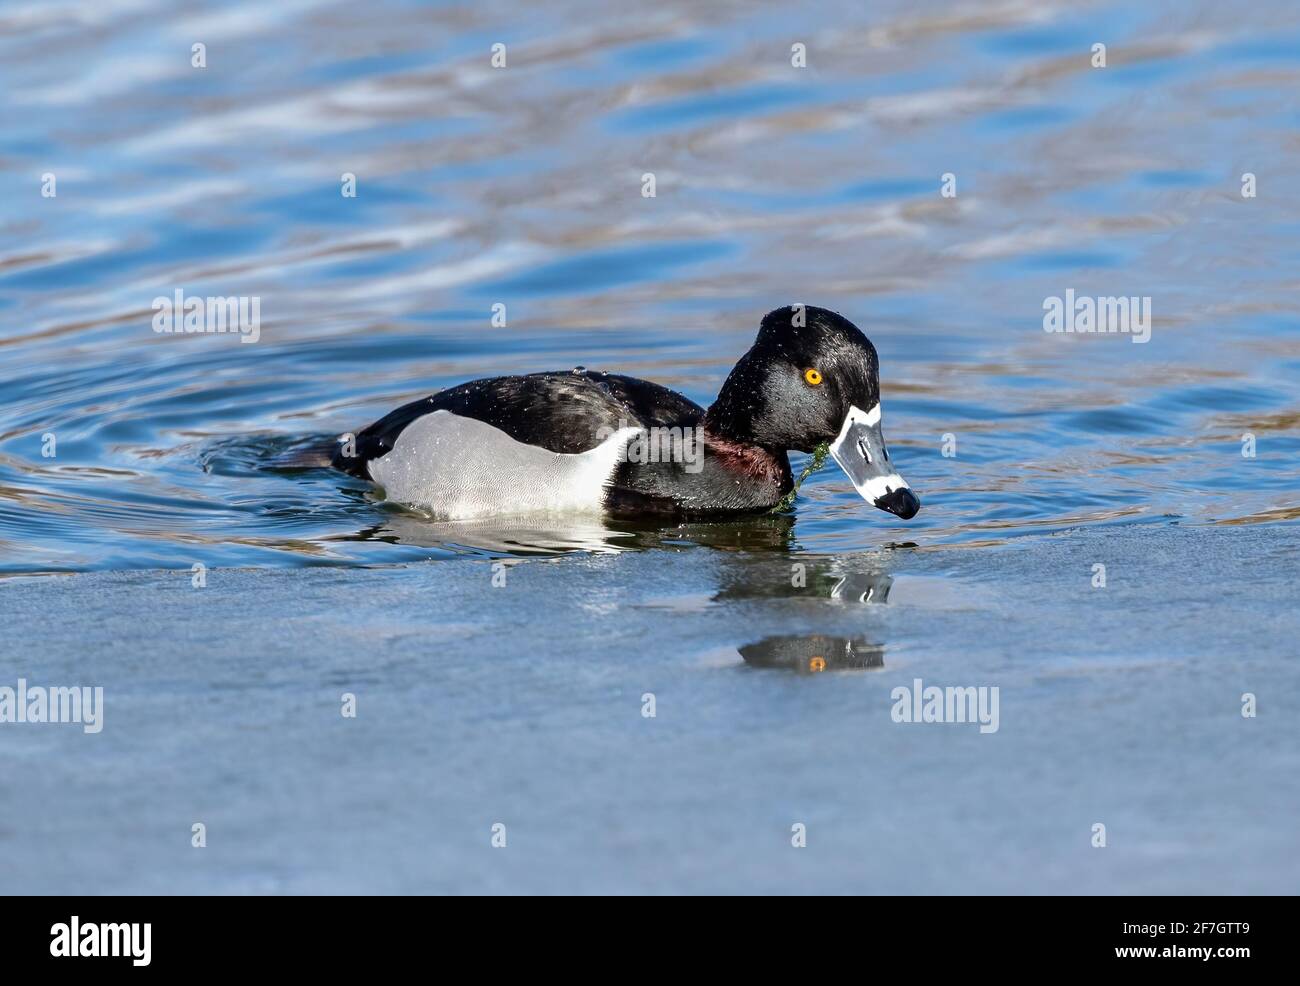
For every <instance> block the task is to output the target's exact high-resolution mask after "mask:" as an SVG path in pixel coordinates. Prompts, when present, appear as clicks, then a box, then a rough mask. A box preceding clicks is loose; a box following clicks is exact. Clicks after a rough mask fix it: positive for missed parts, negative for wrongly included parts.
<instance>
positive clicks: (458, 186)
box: [0, 0, 1300, 573]
mask: <svg viewBox="0 0 1300 986" xmlns="http://www.w3.org/2000/svg"><path fill="white" fill-rule="evenodd" d="M860 7H861V5H857V4H844V5H840V6H839V7H838V8H833V7H827V6H826V5H820V6H819V8H818V13H817V14H816V15H811V14H809V13H808V12H798V11H794V10H790V9H787V8H785V7H784V6H782V5H772V4H768V5H752V6H749V7H745V8H743V9H742V8H739V7H722V8H717V9H712V10H702V9H700V8H699V5H696V4H674V3H667V4H659V5H656V6H655V7H654V8H653V9H652V10H650V11H643V10H639V11H637V12H636V14H635V16H631V15H623V16H620V15H617V14H616V12H614V11H612V10H610V9H608V8H607V6H605V5H586V4H582V3H565V4H563V5H559V6H557V7H555V8H553V9H552V10H550V11H549V12H548V11H546V10H533V11H530V12H529V13H527V14H526V15H521V14H520V12H519V11H517V10H515V9H514V7H513V6H511V5H504V4H491V3H489V4H475V5H472V6H468V5H467V6H445V7H443V6H439V7H425V6H420V5H410V6H407V5H403V4H380V5H375V4H367V5H361V6H357V5H352V4H340V3H287V4H273V5H270V4H248V5H244V6H233V5H217V6H213V7H207V8H205V7H203V6H201V5H180V7H179V8H177V7H176V6H175V5H172V4H155V3H148V2H141V3H119V4H116V5H101V4H89V3H87V4H54V5H46V4H33V5H21V4H20V5H10V6H9V7H7V8H6V10H5V12H4V13H3V14H0V88H2V89H3V91H4V93H5V103H6V104H7V113H6V121H5V125H4V128H3V132H2V133H0V141H2V143H0V171H3V173H4V180H5V183H6V185H7V187H8V189H9V194H7V195H6V196H5V200H4V207H3V213H0V216H2V217H3V233H4V236H3V241H2V242H0V332H2V333H3V335H2V337H0V394H3V401H0V492H2V493H3V498H2V499H0V558H2V559H3V560H2V561H0V565H2V566H3V570H4V571H6V572H10V573H13V572H55V571H70V570H85V569H102V568H115V569H120V568H137V567H173V568H174V567H188V565H190V564H191V563H193V562H196V561H202V562H205V563H208V564H213V565H249V564H253V565H301V564H316V563H328V564H338V563H348V562H366V563H376V562H391V561H402V560H408V559H412V558H421V557H428V556H429V555H430V548H431V547H432V548H433V551H434V553H435V554H436V553H439V552H440V551H441V550H457V549H456V547H455V546H457V545H468V546H470V547H473V546H475V545H478V544H480V542H482V544H481V546H485V547H487V548H488V549H492V548H494V547H499V546H500V544H501V542H502V539H500V538H497V537H495V536H493V535H491V534H489V535H488V536H486V537H485V538H479V537H476V536H475V535H474V534H473V532H470V533H469V534H468V535H467V534H465V533H464V532H458V531H456V530H454V529H451V530H449V529H447V528H445V527H442V526H439V525H437V524H432V523H430V522H428V521H425V520H422V519H420V518H417V517H414V516H411V515H408V514H403V513H401V512H400V511H394V510H392V509H391V508H389V507H387V506H385V505H383V504H381V503H376V502H373V499H372V498H370V497H368V496H367V495H366V491H365V488H364V486H363V485H362V484H358V483H355V482H351V481H348V480H342V479H340V478H339V477H338V476H336V475H333V474H331V473H329V472H327V471H318V472H306V473H304V472H282V471H273V470H268V469H267V468H266V467H267V465H268V463H269V462H274V460H275V459H276V456H277V455H278V453H280V452H281V451H283V450H284V449H285V448H286V447H291V446H292V445H293V444H294V443H295V442H296V441H297V440H299V439H301V438H303V437H304V436H307V435H313V434H320V433H339V432H342V431H346V430H350V429H355V428H357V427H359V426H361V425H364V424H366V423H368V422H369V421H371V420H373V419H374V418H376V417H378V416H379V415H381V414H382V413H384V412H385V411H387V410H388V409H390V408H392V407H394V406H396V405H397V404H399V403H401V402H403V401H406V400H408V399H410V398H413V397H416V396H420V395H423V394H426V393H429V392H431V391H433V390H435V389H438V388H442V387H445V386H448V385H451V384H455V383H458V382H460V381H463V380H465V379H470V378H473V377H476V376H482V375H490V374H497V373H509V372H523V371H529V370H537V369H554V368H564V367H568V366H572V365H574V364H578V363H581V364H583V365H586V366H589V367H598V368H604V369H609V370H616V371H620V372H626V373H631V374H635V375H640V376H645V377H648V378H650V379H653V380H656V381H658V382H661V383H664V384H666V385H669V386H672V387H675V388H678V389H680V390H682V391H683V392H685V393H686V394H687V395H688V396H690V397H691V398H693V399H695V400H697V401H700V402H703V403H706V404H707V403H708V402H709V401H710V400H711V398H712V397H713V395H714V394H715V393H716V391H717V389H718V386H719V385H720V383H721V381H722V380H723V378H724V377H725V375H726V373H727V371H728V369H729V368H730V366H731V365H732V363H733V362H734V360H735V359H736V357H737V356H738V355H739V354H740V353H741V352H743V351H744V349H745V348H746V347H747V346H748V344H749V342H750V341H751V340H752V337H753V334H754V332H755V330H756V326H757V321H758V319H759V318H760V316H761V315H762V314H763V313H764V312H766V311H767V310H769V309H771V308H773V307H775V306H776V305H778V304H782V303H787V302H791V301H804V302H807V303H814V304H820V305H824V306H827V307H831V308H835V309H837V310H839V311H841V312H843V313H845V314H847V315H848V316H849V317H850V318H853V319H854V320H856V321H857V322H858V323H859V324H860V325H861V326H862V327H863V328H864V329H865V331H866V332H867V333H868V335H869V336H870V337H871V338H872V339H873V340H874V342H875V343H876V345H877V347H878V348H879V350H880V353H881V358H882V361H883V386H884V396H885V409H886V416H887V422H886V425H887V428H886V430H887V434H888V436H889V438H890V440H891V443H892V444H893V445H894V446H895V448H897V450H898V452H897V458H898V460H899V462H900V464H901V467H902V471H903V472H904V474H905V475H906V476H907V477H908V478H909V480H910V482H911V483H912V485H913V486H914V487H915V488H916V489H917V490H918V491H919V492H920V493H921V496H922V499H923V502H924V505H925V506H924V510H923V512H922V513H921V514H920V516H918V517H917V518H916V520H915V521H913V522H911V523H908V524H904V523H900V522H891V521H892V520H893V519H892V518H890V517H889V516H888V515H886V514H883V513H880V512H878V511H874V510H870V509H868V508H866V507H865V506H864V505H863V504H862V503H861V501H860V500H859V499H858V497H857V496H856V494H855V493H854V492H853V491H852V489H851V488H849V487H848V484H847V483H846V482H845V481H844V479H843V478H842V477H841V476H840V475H839V473H838V471H837V470H835V468H834V466H833V464H831V465H829V466H828V467H827V468H826V469H825V470H824V471H823V472H822V473H820V474H819V475H818V476H816V477H815V478H814V479H813V480H812V481H811V482H810V483H809V485H808V486H807V487H806V488H805V493H806V495H805V497H804V498H803V500H802V502H801V503H800V504H799V508H798V511H797V521H796V522H795V523H794V524H793V526H792V527H791V528H790V529H789V530H788V531H787V532H786V533H787V535H788V537H787V538H786V539H785V541H783V542H782V543H788V544H790V545H792V546H795V547H800V548H804V549H808V550H813V551H842V550H854V549H862V548H866V547H870V546H874V545H880V544H883V543H889V542H903V541H907V542H913V543H915V544H917V545H920V546H927V547H928V546H940V545H952V544H988V543H993V542H999V541H1003V540H1005V539H1007V538H1011V537H1015V536H1019V535H1024V534H1040V533H1044V532H1050V531H1055V530H1060V529H1063V528H1066V527H1071V526H1076V525H1086V524H1103V523H1110V522H1115V521H1153V520H1161V519H1164V518H1179V519H1182V520H1184V521H1185V522H1196V523H1233V524H1236V523H1259V522H1266V521H1275V522H1276V521H1292V520H1294V519H1295V518H1296V517H1297V516H1300V491H1298V489H1300V468H1298V465H1297V463H1298V462H1300V458H1298V457H1297V455H1296V453H1297V451H1298V450H1300V440H1298V429H1300V398H1298V394H1297V386H1296V383H1295V380H1296V375H1297V370H1298V369H1300V336H1298V335H1297V331H1296V330H1297V326H1298V325H1300V319H1298V317H1297V306H1298V304H1300V300H1298V299H1300V295H1297V292H1296V274H1295V271H1296V260H1297V247H1296V243H1297V242H1298V240H1297V235H1296V234H1297V231H1298V230H1300V197H1298V196H1297V194H1296V180H1297V169H1296V164H1295V161H1296V159H1297V155H1296V151H1297V144H1296V140H1297V137H1296V134H1297V124H1298V123H1300V111H1298V109H1297V97H1296V93H1297V86H1296V83H1297V77H1298V76H1300V11H1297V10H1296V9H1294V8H1293V7H1292V6H1291V5H1289V4H1281V3H1279V4H1269V5H1265V6H1263V7H1260V8H1258V10H1257V11H1255V8H1252V10H1253V11H1255V12H1252V14H1251V16H1249V17H1244V16H1238V15H1237V14H1236V13H1233V12H1232V11H1230V10H1228V9H1227V8H1223V7H1222V5H1218V4H1210V3H1205V4H1186V3H1167V4H1150V5H1143V6H1142V9H1141V10H1134V9H1131V8H1130V7H1129V6H1128V5H1106V4H1099V5H1083V6H1081V5H1079V4H1076V3H1068V4H1064V3H1063V4H1053V3H1043V2H1038V0H1035V2H1032V3H1030V2H1025V3H1014V2H1013V3H994V4H980V5H973V6H966V5H961V4H946V3H936V4H928V5H923V7H922V8H920V9H918V8H917V6H916V5H915V4H912V3H907V4H903V3H897V4H879V5H873V8H872V9H871V11H870V12H866V11H865V10H862V9H860ZM1094 40H1096V41H1102V42H1104V43H1106V44H1107V45H1108V50H1107V66H1106V67H1105V68H1093V67H1092V66H1091V64H1090V58H1091V55H1090V53H1089V49H1090V47H1091V43H1092V42H1093V41H1094ZM796 41H798V42H801V43H804V44H806V45H807V46H808V52H809V54H808V64H807V67H806V68H803V69H797V68H794V67H792V65H791V45H792V44H793V43H795V42H796ZM195 42H202V43H204V44H205V45H206V46H207V67H206V68H202V69H200V68H194V67H192V66H191V64H190V60H191V54H190V50H191V45H192V44H193V43H195ZM496 42H501V43H504V44H505V45H506V46H507V66H506V67H505V68H504V69H494V68H492V67H491V66H490V62H489V59H490V56H491V45H492V44H493V43H496ZM52 53H54V54H52ZM1247 171H1249V172H1251V173H1253V174H1255V175H1256V179H1257V189H1258V194H1257V197H1255V198H1253V199H1247V198H1243V197H1242V195H1241V194H1240V190H1241V175H1242V173H1243V172H1247ZM345 172H348V173H352V174H354V175H356V181H357V195H356V197H355V198H345V197H343V196H342V195H341V194H340V175H342V174H343V173H345ZM647 172H650V173H653V174H654V175H655V177H656V182H657V188H656V192H657V194H656V196H655V197H654V198H645V197H643V196H642V194H641V189H642V175H643V174H645V173H647ZM45 173H52V174H53V175H55V176H56V179H57V186H56V191H57V195H56V197H53V198H46V197H42V195H41V181H42V179H41V176H42V175H43V174H45ZM945 173H951V174H953V175H954V176H955V179H956V190H957V195H956V197H955V198H944V197H943V196H942V195H941V194H940V182H941V176H942V175H943V174H945ZM1067 288H1073V289H1075V290H1076V291H1077V292H1078V293H1079V294H1081V295H1082V294H1090V295H1134V296H1149V297H1150V298H1151V299H1152V301H1151V304H1152V309H1153V313H1154V317H1153V329H1152V336H1151V341H1150V342H1149V343H1147V344H1145V345H1135V344H1133V343H1132V341H1131V340H1130V339H1129V338H1128V337H1125V336H1102V337H1086V336H1072V335H1049V334H1047V333H1045V332H1044V331H1043V329H1042V317H1043V308H1042V306H1043V301H1044V299H1045V298H1046V297H1049V296H1054V295H1055V296H1060V295H1063V294H1064V292H1065V290H1066V289H1067ZM177 289H181V290H183V291H184V292H186V293H187V294H201V295H221V296H237V295H245V296H257V297H260V299H261V312H262V329H261V337H260V340H259V341H258V342H257V343H256V344H253V345H245V344H240V343H239V341H238V339H237V338H236V337H234V336H197V335H161V334H156V333H155V332H153V331H152V329H151V324H150V320H151V317H152V311H151V305H152V301H153V299H154V298H155V297H157V296H160V295H166V296H171V295H172V294H173V292H174V291H175V290H177ZM497 303H502V304H504V305H506V310H507V325H506V326H505V327H493V326H492V324H491V322H490V319H491V311H492V306H493V305H494V304H497ZM1245 432H1250V433H1252V434H1254V435H1255V436H1256V442H1257V455H1256V457H1255V458H1251V459H1247V458H1243V456H1242V454H1241V450H1242V435H1243V433H1245ZM46 435H53V436H54V437H55V441H56V443H57V444H56V448H55V451H56V453H57V454H56V455H55V456H54V457H47V456H45V455H43V454H42V452H43V448H44V447H45V445H46V444H47V443H46V441H45V439H44V436H46ZM945 435H951V436H953V440H954V441H955V453H956V454H955V455H952V456H945V455H944V454H943V436H945ZM950 450H951V449H950ZM647 536H650V537H651V538H652V539H653V537H654V536H655V535H654V534H653V532H651V533H650V534H647V532H638V531H634V530H629V529H628V528H627V527H626V526H618V525H614V526H613V528H612V529H607V530H604V531H599V530H598V531H595V532H593V531H579V532H576V533H575V532H571V531H566V530H560V531H553V532H549V533H548V532H541V533H540V534H539V533H536V532H534V533H533V534H532V535H529V534H527V533H525V534H523V535H521V536H520V537H518V538H513V539H512V538H511V537H506V538H505V539H504V541H505V543H506V544H507V545H508V544H509V543H519V544H525V543H541V544H544V545H545V544H565V543H576V544H580V545H583V544H586V545H591V544H605V545H619V544H636V543H644V539H645V537H647ZM674 536H675V535H674ZM439 546H443V547H442V548H440V547H439Z"/></svg>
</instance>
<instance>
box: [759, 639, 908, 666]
mask: <svg viewBox="0 0 1300 986" xmlns="http://www.w3.org/2000/svg"><path fill="white" fill-rule="evenodd" d="M738 649H739V651H740V656H741V657H743V658H744V659H745V663H746V664H747V665H749V666H751V667H756V668H781V669H784V670H786V671H795V672H798V673H799V674H818V673H820V672H822V671H865V670H869V669H872V668H883V667H884V666H885V648H884V646H883V645H881V644H875V643H872V642H871V641H869V640H863V639H862V638H860V637H834V636H827V635H825V634H820V633H814V634H806V635H803V636H781V637H764V638H763V639H762V640H760V641H758V642H757V643H753V644H746V645H745V646H743V647H740V648H738Z"/></svg>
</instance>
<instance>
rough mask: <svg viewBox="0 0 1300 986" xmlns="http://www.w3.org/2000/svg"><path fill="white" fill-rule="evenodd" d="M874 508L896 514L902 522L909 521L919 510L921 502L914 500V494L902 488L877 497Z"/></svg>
mask: <svg viewBox="0 0 1300 986" xmlns="http://www.w3.org/2000/svg"><path fill="white" fill-rule="evenodd" d="M876 506H877V507H879V508H880V509H881V510H888V511H889V512H890V513H891V514H897V515H898V516H899V517H902V518H903V520H911V519H912V518H913V517H915V516H916V512H917V511H918V510H920V509H921V501H920V500H918V499H917V498H916V494H915V493H913V492H912V491H911V490H910V489H908V488H907V487H906V486H904V487H902V488H901V489H897V490H890V491H889V492H888V493H886V494H885V495H884V496H881V497H877V498H876Z"/></svg>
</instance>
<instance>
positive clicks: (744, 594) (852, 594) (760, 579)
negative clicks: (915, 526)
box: [713, 555, 894, 603]
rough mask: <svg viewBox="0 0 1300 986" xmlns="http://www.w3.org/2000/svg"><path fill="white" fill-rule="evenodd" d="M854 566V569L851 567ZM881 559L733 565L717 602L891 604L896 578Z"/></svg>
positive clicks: (804, 557) (805, 558)
mask: <svg viewBox="0 0 1300 986" xmlns="http://www.w3.org/2000/svg"><path fill="white" fill-rule="evenodd" d="M850 564H851V565H853V566H854V569H852V570H850V569H849V568H848V567H847V566H848V565H850ZM881 564H883V563H882V562H881V561H879V560H875V559H872V560H864V559H862V558H855V559H847V560H845V559H828V558H814V557H811V556H807V555H798V556H793V555H792V556H791V557H790V558H789V559H788V560H785V561H782V562H774V561H773V562H766V563H761V562H760V563H755V564H751V565H744V566H732V567H729V568H727V569H725V570H724V571H723V572H722V574H721V583H722V584H721V587H720V588H719V589H718V591H717V593H716V594H715V595H714V597H713V598H714V600H715V601H717V602H721V601H724V600H728V599H790V598H809V599H833V600H835V601H836V602H843V603H887V602H888V601H889V590H890V589H891V588H892V587H893V585H894V578H893V576H891V575H890V574H889V573H888V572H886V571H884V570H883V569H882V568H880V567H879V566H880V565H881Z"/></svg>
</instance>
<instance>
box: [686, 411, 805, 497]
mask: <svg viewBox="0 0 1300 986" xmlns="http://www.w3.org/2000/svg"><path fill="white" fill-rule="evenodd" d="M704 446H705V448H706V449H707V450H708V452H709V454H710V455H711V457H712V458H713V459H714V460H715V461H716V463H717V465H718V466H719V467H720V468H721V469H722V470H723V471H724V472H725V473H726V474H727V475H729V476H732V477H734V478H735V479H736V480H737V481H738V482H740V483H743V484H745V485H747V486H754V487H758V488H761V489H762V490H764V491H765V492H771V493H772V494H773V495H772V496H771V499H772V502H773V503H776V502H778V501H779V500H780V499H781V497H783V496H785V494H786V493H788V492H790V490H791V489H792V488H793V487H794V476H793V474H792V473H791V472H790V457H789V456H788V455H786V453H785V450H784V449H770V448H764V447H763V446H762V445H759V444H758V443H757V442H754V441H752V440H746V439H742V438H734V437H732V436H730V435H727V434H725V433H723V432H721V431H719V430H718V429H717V428H716V427H715V426H714V425H713V424H712V423H710V421H709V420H708V418H706V419H705V424H704Z"/></svg>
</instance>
